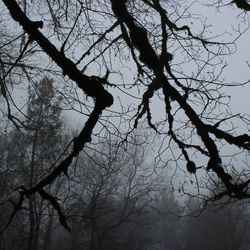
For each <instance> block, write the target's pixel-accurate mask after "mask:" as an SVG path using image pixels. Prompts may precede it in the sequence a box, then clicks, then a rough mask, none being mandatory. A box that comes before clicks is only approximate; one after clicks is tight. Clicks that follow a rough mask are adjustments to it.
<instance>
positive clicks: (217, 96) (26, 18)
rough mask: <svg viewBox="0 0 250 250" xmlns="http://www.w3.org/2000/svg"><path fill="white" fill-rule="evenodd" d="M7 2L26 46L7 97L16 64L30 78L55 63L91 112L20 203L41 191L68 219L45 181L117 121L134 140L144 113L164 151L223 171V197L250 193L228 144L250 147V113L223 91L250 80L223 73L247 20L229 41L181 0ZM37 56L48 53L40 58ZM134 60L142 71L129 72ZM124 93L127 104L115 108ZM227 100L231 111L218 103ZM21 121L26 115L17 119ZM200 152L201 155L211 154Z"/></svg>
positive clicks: (8, 17) (8, 70) (11, 22)
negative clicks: (240, 127)
mask: <svg viewBox="0 0 250 250" xmlns="http://www.w3.org/2000/svg"><path fill="white" fill-rule="evenodd" d="M216 2H217V3H218V2H224V1H216ZM2 4H4V6H5V8H4V9H3V13H4V17H5V18H4V22H5V24H6V25H8V26H9V27H13V28H14V27H15V29H16V30H18V31H19V34H18V36H16V35H13V39H12V40H10V41H9V43H10V44H11V43H12V41H14V42H15V43H19V47H20V51H21V52H20V53H17V55H16V57H15V60H13V61H12V63H11V65H9V64H8V63H7V62H6V61H5V59H4V60H2V61H3V62H2V66H1V67H2V68H4V71H3V72H5V73H2V74H1V88H2V93H3V95H5V97H6V98H5V99H6V100H11V98H12V96H11V94H10V93H9V92H8V91H7V90H9V88H10V87H9V85H10V83H12V82H13V81H14V80H13V79H16V78H15V74H16V72H17V71H16V69H18V70H21V72H22V77H23V78H22V79H27V80H28V82H29V84H32V81H33V78H34V77H36V74H38V73H39V74H40V75H41V74H42V73H43V72H44V71H46V72H52V73H53V74H54V76H57V78H58V79H60V81H61V82H62V85H61V86H59V87H58V90H59V91H60V92H61V94H62V96H65V103H67V105H69V106H70V107H71V108H73V109H75V106H74V104H75V101H77V102H78V105H80V109H79V110H80V111H79V112H81V113H83V114H85V116H84V117H85V119H86V120H85V125H84V126H83V127H82V130H81V132H80V133H79V135H78V136H76V137H75V138H74V139H73V141H72V148H71V153H70V154H69V155H66V156H65V158H64V159H62V160H61V162H59V163H57V165H56V166H55V167H53V169H52V170H51V171H48V174H47V176H46V177H44V178H42V179H41V180H40V181H39V183H36V184H35V185H33V186H32V187H22V188H21V190H20V199H19V202H18V203H17V204H18V205H17V207H16V209H15V211H17V210H18V208H19V207H20V206H21V204H22V202H23V200H24V198H25V197H27V198H29V197H31V196H32V195H33V194H35V193H39V195H40V196H41V197H42V198H43V199H46V200H49V201H50V203H51V205H52V206H53V207H54V209H56V210H57V212H58V214H59V216H60V221H61V223H62V224H63V225H64V227H66V228H68V226H67V224H66V221H65V217H64V215H63V213H62V211H61V208H60V205H59V203H58V202H57V201H56V199H55V198H54V197H52V196H50V195H49V194H48V193H47V192H46V191H45V189H46V187H47V186H48V185H50V184H51V183H53V182H54V181H55V180H56V179H57V178H58V177H59V176H60V175H61V174H65V175H67V173H68V168H69V167H70V166H71V165H72V162H73V160H74V159H75V158H76V157H77V156H78V154H79V153H80V152H81V151H82V150H83V148H84V147H85V146H86V144H87V143H89V142H90V141H91V140H93V142H94V140H95V137H101V136H103V135H104V134H105V133H104V132H107V131H108V132H109V133H116V134H117V135H118V136H119V137H121V138H123V141H124V142H127V141H128V138H129V134H130V132H131V131H133V130H134V129H136V128H137V127H138V123H139V122H140V121H141V120H142V118H143V117H145V118H146V121H147V124H148V127H150V128H151V129H152V131H153V133H155V134H156V135H161V136H162V141H163V142H162V147H161V148H162V151H161V154H160V156H159V157H160V158H159V159H162V158H163V156H162V153H163V152H165V151H168V152H170V153H171V154H172V156H169V155H167V156H168V157H171V159H170V160H171V161H172V162H174V161H175V162H176V166H178V167H179V168H181V169H183V168H185V171H186V173H190V174H193V175H196V174H197V173H199V172H201V173H202V174H203V173H204V174H207V175H208V177H209V178H210V179H213V178H217V177H218V178H219V179H220V180H221V181H222V182H223V184H224V189H223V190H221V192H220V194H217V196H216V197H217V198H220V197H222V196H224V195H228V196H230V197H235V198H239V199H243V198H249V192H248V185H249V182H250V179H249V176H248V174H247V171H246V169H244V166H243V167H241V166H239V167H238V172H239V173H242V172H243V173H244V175H242V176H241V178H239V179H234V178H233V176H232V172H233V171H234V169H235V168H232V167H231V165H230V164H228V162H227V161H226V160H225V159H224V158H223V154H222V150H221V149H220V147H221V145H224V144H225V145H230V146H233V147H234V152H235V153H237V152H241V150H245V151H248V150H249V147H250V136H249V135H248V134H247V133H243V134H239V132H238V131H237V130H236V129H235V126H234V123H235V122H238V121H240V122H241V123H242V124H244V126H245V127H244V128H245V130H247V128H246V127H247V125H249V121H248V120H247V119H246V117H244V116H243V115H241V114H237V115H235V114H232V113H231V112H227V109H226V108H228V107H229V106H230V103H227V102H226V97H225V96H224V94H223V88H224V87H227V86H230V87H232V86H235V87H236V86H241V85H244V84H246V83H247V82H243V83H242V82H239V83H232V82H227V81H226V80H225V79H224V77H225V75H224V74H223V71H224V69H225V67H226V63H225V62H224V57H225V56H226V55H228V54H232V52H233V49H234V48H235V46H236V45H237V38H238V37H240V36H241V35H243V33H244V32H243V31H242V30H241V29H238V30H237V32H236V35H235V37H234V38H233V40H232V41H229V40H228V41H226V42H225V41H224V40H223V38H222V39H221V38H220V36H215V37H214V36H210V35H208V31H212V30H209V27H207V26H206V23H205V22H202V19H199V22H201V23H202V28H201V29H198V30H193V29H192V28H191V26H190V25H189V24H190V22H192V21H194V22H195V20H196V19H195V18H194V14H195V13H190V12H189V6H187V5H185V3H183V2H179V1H177V0H176V1H159V0H140V1H133V0H130V1H128V0H110V1H100V0H95V1H87V0H86V1H81V0H73V1H67V0H55V1H47V0H43V1H39V3H38V2H35V1H25V0H24V1H21V2H17V1H15V0H3V1H2ZM231 4H232V5H233V4H235V5H236V6H238V7H239V8H240V9H243V10H248V5H249V4H248V1H236V0H235V1H233V2H232V3H231ZM210 8H212V7H210ZM31 17H32V18H31ZM18 25H20V26H18ZM23 32H24V34H23ZM4 44H8V42H5V43H4ZM37 58H42V60H40V61H39V62H37ZM39 65H40V66H39ZM126 68H130V70H131V71H130V72H132V75H133V77H134V78H133V77H131V79H130V75H129V74H128V72H126ZM60 74H61V76H60ZM92 74H94V75H92ZM73 82H74V84H75V85H73ZM75 87H77V88H78V89H79V90H81V91H83V93H84V95H85V96H86V97H90V98H91V100H89V99H86V100H84V99H83V98H82V97H80V96H79V91H75V96H74V97H72V94H73V92H74V88H75ZM135 90H136V91H135ZM65 91H68V92H65ZM5 92H6V94H4V93H5ZM117 93H118V96H119V97H120V98H121V99H120V100H121V105H120V108H117V107H116V106H114V109H112V105H113V102H114V97H113V96H116V95H117ZM122 93H125V95H126V96H127V97H130V98H131V101H129V103H128V104H130V103H131V102H134V103H135V106H129V105H128V107H127V105H126V104H127V103H126V102H127V98H125V99H126V100H123V99H124V98H123V97H124V95H123V94H122ZM141 93H142V94H141ZM115 101H116V99H115ZM123 101H124V102H123ZM153 103H156V105H157V106H158V107H157V108H158V109H159V110H162V113H163V115H162V116H160V117H157V115H158V114H156V113H157V112H153V109H152V105H153ZM69 106H68V107H69ZM223 107H224V108H225V109H224V111H223V112H222V113H221V112H218V111H219V110H223ZM10 108H11V107H10ZM117 117H118V118H119V121H118V122H117ZM12 120H13V118H12ZM227 121H230V122H231V123H230V124H232V126H231V127H230V126H227ZM13 122H15V123H16V125H17V126H21V125H22V124H21V123H20V122H18V120H17V121H16V120H14V121H13ZM223 128H225V129H223ZM167 156H166V157H167ZM197 158H200V159H202V164H200V163H199V162H198V161H197V160H196V159H197ZM210 173H214V175H213V174H210ZM216 176H217V177H216ZM197 180H198V178H197ZM197 182H198V186H199V181H197Z"/></svg>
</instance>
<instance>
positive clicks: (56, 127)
mask: <svg viewBox="0 0 250 250" xmlns="http://www.w3.org/2000/svg"><path fill="white" fill-rule="evenodd" d="M29 99H30V101H29V103H28V107H27V121H26V122H25V121H24V122H23V124H25V128H26V129H25V131H23V133H20V132H19V131H18V130H17V129H16V128H15V129H14V130H13V131H11V133H10V136H9V137H10V139H9V140H8V143H6V144H5V145H4V148H3V154H5V156H4V159H3V162H4V164H3V165H2V169H3V170H4V169H6V174H7V176H8V177H10V175H11V176H12V178H14V179H15V181H12V182H9V181H8V182H7V181H6V184H5V185H6V188H7V187H8V186H9V187H10V188H11V187H12V188H13V189H14V188H17V187H18V186H19V188H20V185H23V184H24V185H25V186H27V187H29V188H32V186H33V185H34V184H35V183H37V182H38V181H39V180H40V179H41V178H43V176H44V175H45V174H47V173H48V172H49V171H50V169H51V166H52V165H53V163H54V162H55V161H56V157H57V155H58V153H60V152H61V151H62V149H61V146H62V145H61V143H62V141H63V135H62V130H61V126H62V122H61V117H60V116H61V108H60V99H59V98H58V97H56V95H55V92H54V89H53V80H52V79H48V78H44V79H42V80H41V81H40V82H39V83H38V84H37V86H35V88H34V89H31V88H30V89H29ZM5 142H6V140H5ZM4 165H5V167H4ZM17 166H18V168H17ZM11 171H13V172H11ZM58 183H60V181H59V180H58V181H57V182H56V183H54V185H53V186H52V185H50V186H48V187H47V189H46V192H52V193H53V195H55V194H56V193H57V192H58V188H59V186H60V185H58ZM23 205H24V206H25V207H26V205H27V207H26V208H27V211H28V214H25V213H24V214H23V215H22V218H23V220H24V222H25V221H26V222H27V223H28V227H25V230H26V228H29V232H28V233H27V235H28V236H27V237H28V240H27V248H26V249H27V250H37V249H40V245H41V244H44V248H43V250H46V249H49V248H48V246H46V244H48V242H49V238H50V235H48V233H49V232H50V231H51V227H52V224H53V214H54V212H51V207H50V204H46V202H45V200H44V197H39V196H38V195H31V196H30V197H29V200H28V203H27V204H26V203H25V204H23ZM43 213H47V214H48V218H47V219H46V216H43V215H42V214H43ZM26 216H27V217H26ZM44 220H47V223H44V222H43V221H44ZM5 222H6V224H7V221H6V220H5ZM46 224H47V225H46ZM3 226H4V224H3ZM25 230H24V231H25ZM42 231H43V232H44V235H41V234H42ZM43 241H44V243H42V242H43Z"/></svg>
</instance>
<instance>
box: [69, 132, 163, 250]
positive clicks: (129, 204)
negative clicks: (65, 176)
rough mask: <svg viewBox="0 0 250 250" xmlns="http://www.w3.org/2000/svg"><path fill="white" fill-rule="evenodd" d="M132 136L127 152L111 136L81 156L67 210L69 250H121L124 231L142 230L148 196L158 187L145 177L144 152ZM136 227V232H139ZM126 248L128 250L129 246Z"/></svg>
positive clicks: (123, 244) (125, 235)
mask: <svg viewBox="0 0 250 250" xmlns="http://www.w3.org/2000/svg"><path fill="white" fill-rule="evenodd" d="M137 137H138V136H137V135H134V142H136V141H137V143H134V145H133V146H132V147H130V148H129V149H128V151H124V150H123V149H122V147H121V148H120V147H118V146H119V144H118V142H117V141H115V140H114V139H112V138H106V139H105V140H103V141H101V142H100V146H99V147H97V148H96V149H95V151H94V152H92V150H86V151H85V153H83V154H81V155H80V157H79V159H78V162H77V167H78V168H79V171H78V172H77V174H75V175H74V177H73V180H72V181H73V183H72V186H74V189H73V190H74V192H73V194H74V195H73V196H72V198H71V200H73V201H74V202H73V203H72V205H71V206H70V211H71V214H72V220H71V221H72V226H71V228H72V241H71V246H70V247H69V249H71V250H73V249H74V250H78V249H79V250H80V249H83V248H86V249H89V250H108V249H109V250H112V249H116V250H119V249H127V246H128V244H129V241H131V239H129V238H127V236H128V235H129V233H128V230H130V228H131V227H133V226H134V225H135V224H136V223H141V225H142V226H143V224H144V223H143V221H141V219H143V213H144V212H146V210H147V209H148V208H149V206H150V204H151V193H152V192H156V191H157V189H159V184H157V182H156V181H155V182H154V183H152V182H153V180H152V178H153V177H148V178H147V177H146V176H147V175H148V174H149V173H148V172H147V171H148V167H147V164H146V163H145V158H144V157H145V156H144V149H143V148H141V147H140V145H139V143H138V142H139V141H138V139H137ZM142 226H141V228H142ZM129 247H130V248H131V249H134V248H133V246H131V245H129Z"/></svg>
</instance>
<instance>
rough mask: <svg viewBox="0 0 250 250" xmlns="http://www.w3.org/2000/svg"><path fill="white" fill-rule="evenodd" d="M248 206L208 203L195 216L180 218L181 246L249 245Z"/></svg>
mask: <svg viewBox="0 0 250 250" xmlns="http://www.w3.org/2000/svg"><path fill="white" fill-rule="evenodd" d="M248 217H249V206H248V205H247V204H246V203H243V202H239V203H232V204H228V205H225V204H224V205H223V206H219V207H215V206H212V207H210V208H208V209H206V210H205V211H203V212H202V213H201V214H200V215H199V216H198V217H197V216H195V217H192V216H190V217H186V218H185V219H184V220H183V223H184V224H185V227H184V237H183V241H184V243H185V244H184V249H185V250H188V249H194V250H196V249H197V250H198V249H201V248H202V249H205V250H206V249H215V250H217V249H218V250H245V249H248V248H249V246H250V241H249V236H250V221H249V218H248Z"/></svg>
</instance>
